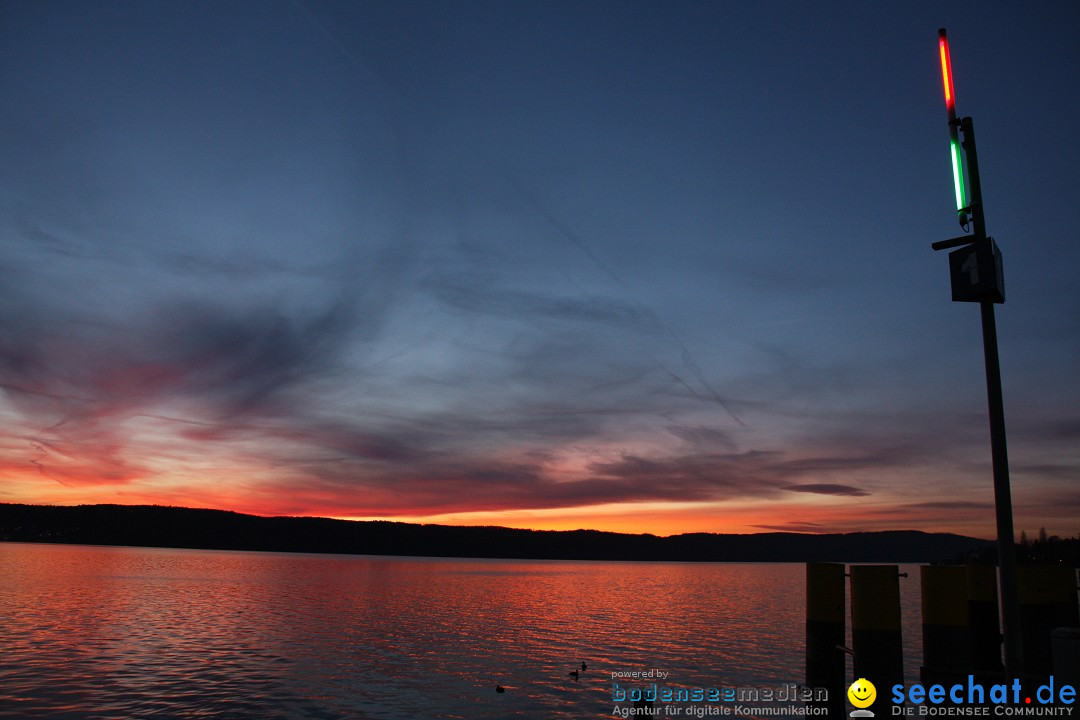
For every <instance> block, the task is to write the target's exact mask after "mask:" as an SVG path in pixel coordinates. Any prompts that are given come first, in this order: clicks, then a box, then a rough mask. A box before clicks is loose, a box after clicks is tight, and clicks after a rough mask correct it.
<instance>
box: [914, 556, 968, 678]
mask: <svg viewBox="0 0 1080 720" xmlns="http://www.w3.org/2000/svg"><path fill="white" fill-rule="evenodd" d="M919 573H920V576H921V587H922V636H923V680H924V681H926V680H927V676H928V675H933V676H935V677H937V676H940V675H941V674H942V673H956V674H957V675H960V674H962V673H965V672H966V671H967V669H968V668H970V667H971V630H970V627H969V621H968V573H967V568H966V567H964V566H962V565H923V566H922V567H920V568H919Z"/></svg>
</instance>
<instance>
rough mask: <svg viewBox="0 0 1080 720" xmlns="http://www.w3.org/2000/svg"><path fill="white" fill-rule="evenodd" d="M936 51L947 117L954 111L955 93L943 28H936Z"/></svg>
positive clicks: (947, 45)
mask: <svg viewBox="0 0 1080 720" xmlns="http://www.w3.org/2000/svg"><path fill="white" fill-rule="evenodd" d="M938 53H939V54H940V55H941V84H942V85H943V86H944V87H945V107H947V108H948V109H949V119H950V120H951V119H953V113H954V112H956V93H955V92H954V91H953V79H952V59H951V58H950V57H949V41H948V40H947V39H946V37H945V30H944V28H943V29H941V30H938Z"/></svg>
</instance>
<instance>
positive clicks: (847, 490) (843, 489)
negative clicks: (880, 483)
mask: <svg viewBox="0 0 1080 720" xmlns="http://www.w3.org/2000/svg"><path fill="white" fill-rule="evenodd" d="M781 490H790V491H791V492H803V493H813V494H815V495H849V496H851V497H865V496H866V495H869V494H870V493H868V492H866V491H865V490H861V489H859V488H857V487H852V486H850V485H833V484H829V483H808V484H805V485H785V486H784V487H782V488H781Z"/></svg>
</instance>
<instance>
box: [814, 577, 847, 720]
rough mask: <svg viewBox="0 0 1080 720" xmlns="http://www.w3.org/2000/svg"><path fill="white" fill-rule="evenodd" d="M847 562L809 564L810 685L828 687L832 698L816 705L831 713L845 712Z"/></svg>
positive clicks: (835, 715)
mask: <svg viewBox="0 0 1080 720" xmlns="http://www.w3.org/2000/svg"><path fill="white" fill-rule="evenodd" d="M844 585H845V582H844V566H843V565H841V564H838V563H807V564H806V686H807V687H808V688H811V689H817V688H824V689H825V690H827V691H828V699H827V700H826V701H825V702H823V703H821V702H819V703H814V704H815V705H822V706H824V707H826V708H827V710H828V717H843V716H844V692H845V690H846V685H847V683H845V681H844V651H843V650H842V647H843V645H844V631H845V625H844V623H845V617H844V613H845V610H846V604H847V603H846V602H845V599H844Z"/></svg>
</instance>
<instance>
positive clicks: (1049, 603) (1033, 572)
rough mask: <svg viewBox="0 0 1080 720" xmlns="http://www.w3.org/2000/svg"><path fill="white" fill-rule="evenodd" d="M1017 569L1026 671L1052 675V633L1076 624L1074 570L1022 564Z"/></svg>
mask: <svg viewBox="0 0 1080 720" xmlns="http://www.w3.org/2000/svg"><path fill="white" fill-rule="evenodd" d="M1017 570H1018V580H1019V585H1020V632H1021V637H1022V644H1021V646H1022V648H1023V653H1024V672H1025V673H1027V674H1031V675H1051V674H1053V672H1054V661H1053V650H1052V645H1051V641H1050V638H1051V634H1052V632H1053V631H1054V630H1055V629H1057V628H1060V627H1072V626H1074V625H1076V617H1077V594H1076V580H1075V571H1074V570H1073V569H1072V568H1071V567H1068V566H1065V565H1021V566H1020V567H1018V568H1017Z"/></svg>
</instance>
